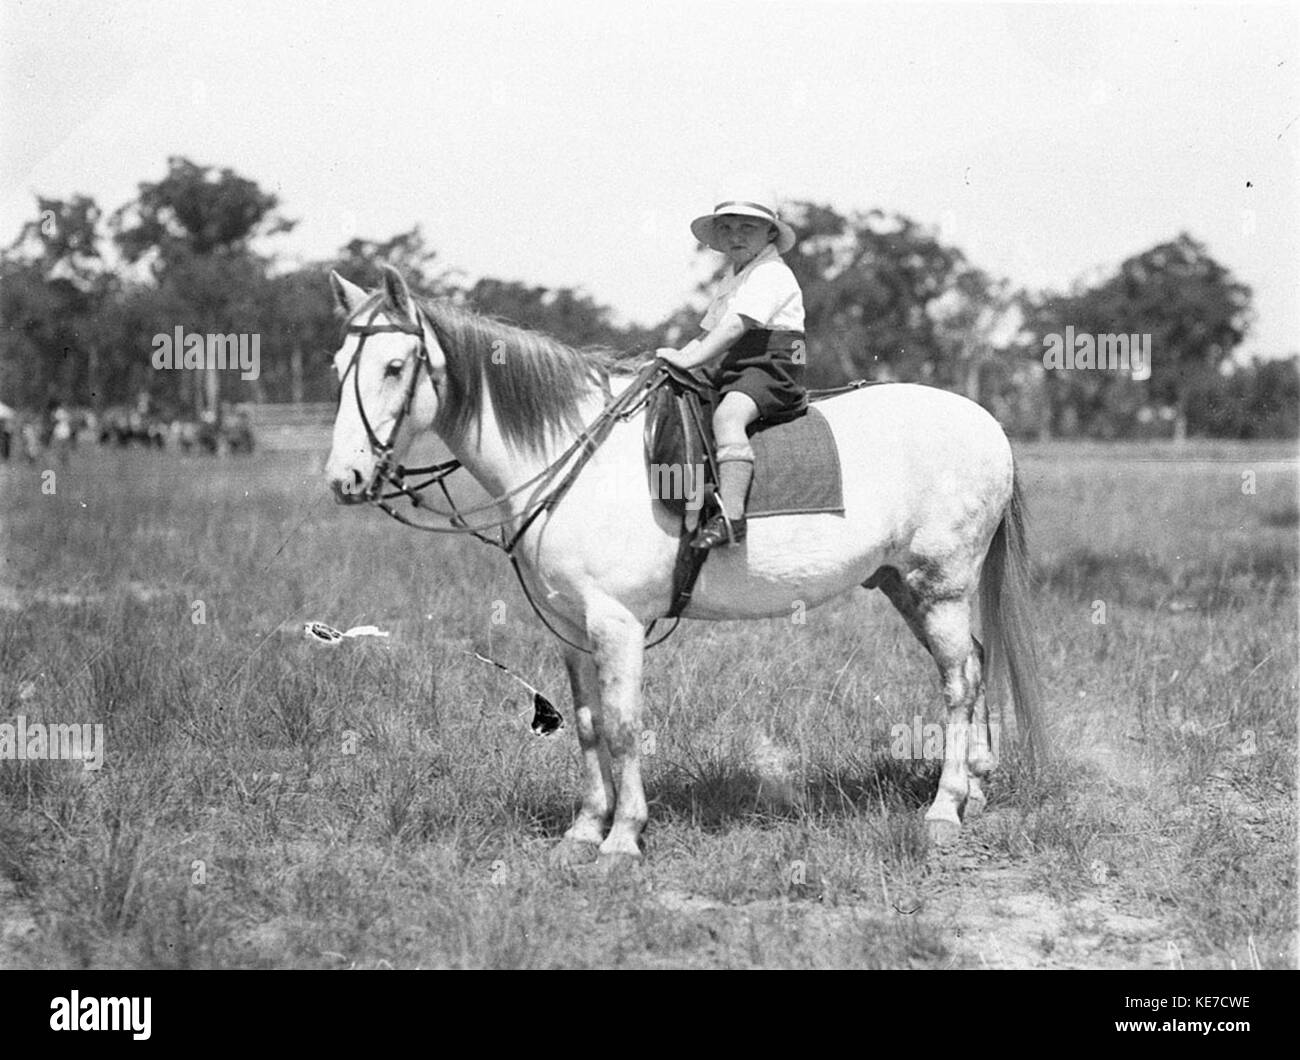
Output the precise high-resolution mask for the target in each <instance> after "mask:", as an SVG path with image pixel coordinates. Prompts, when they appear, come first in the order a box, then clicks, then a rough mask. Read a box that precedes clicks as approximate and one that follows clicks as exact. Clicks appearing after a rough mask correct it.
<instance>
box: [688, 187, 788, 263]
mask: <svg viewBox="0 0 1300 1060" xmlns="http://www.w3.org/2000/svg"><path fill="white" fill-rule="evenodd" d="M728 214H730V215H739V216H741V217H757V218H760V219H761V220H764V221H767V222H768V223H770V224H772V225H775V226H776V230H777V232H778V233H780V234H779V235H778V236H777V237H776V252H777V253H778V254H784V253H785V252H786V251H787V250H789V249H790V248H791V247H792V246H794V238H795V237H794V229H793V228H791V227H790V226H789V225H788V224H786V223H785V222H784V221H782V220H781V218H780V216H779V215H778V214H777V212H776V211H775V210H773V209H772V208H771V207H770V206H764V205H763V204H762V203H761V202H755V201H753V200H752V199H727V200H726V201H725V202H720V203H718V205H717V206H715V207H714V208H713V212H712V213H706V214H704V216H702V217H697V218H695V220H694V221H692V222H691V232H692V233H693V234H694V236H695V238H696V239H698V240H699V241H700V242H701V243H703V244H704V245H705V246H707V247H712V249H714V250H718V251H720V250H722V248H721V247H719V246H715V245H714V242H713V221H714V218H717V217H722V216H724V215H728Z"/></svg>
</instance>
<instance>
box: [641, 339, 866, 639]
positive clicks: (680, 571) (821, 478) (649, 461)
mask: <svg viewBox="0 0 1300 1060" xmlns="http://www.w3.org/2000/svg"><path fill="white" fill-rule="evenodd" d="M658 367H659V368H660V370H661V371H662V373H663V374H662V376H661V379H660V381H659V383H658V384H657V385H656V386H655V388H654V389H653V390H652V391H651V392H650V395H649V397H648V399H647V403H646V417H645V459H646V473H647V475H648V476H649V483H650V495H651V496H652V497H653V498H654V499H655V500H657V501H658V502H659V503H660V504H662V505H664V507H666V508H667V509H668V511H669V512H671V513H672V514H673V516H674V517H675V518H677V519H679V520H681V531H680V537H679V543H678V547H677V561H676V564H675V566H674V569H673V599H672V605H671V608H670V610H669V612H668V617H669V618H677V617H679V616H680V615H681V613H682V611H684V610H685V608H686V606H687V604H689V603H690V600H691V593H692V591H693V590H694V587H695V582H696V580H697V579H698V578H699V574H700V570H701V568H702V567H703V566H704V561H705V560H706V559H707V558H708V556H709V551H708V550H705V549H696V548H692V547H691V539H692V538H693V536H694V533H695V529H696V527H697V526H698V525H699V523H700V522H701V520H703V519H707V518H709V517H711V516H712V515H713V514H714V513H715V512H716V511H717V510H718V503H717V497H716V493H717V482H718V465H717V459H716V455H715V449H716V447H715V444H714V438H713V412H714V409H715V408H716V406H717V404H718V400H719V398H720V394H719V392H718V390H717V389H715V388H714V387H713V386H712V385H711V384H710V383H708V382H707V381H705V380H704V379H703V378H701V377H700V376H698V375H696V374H695V373H693V372H688V371H685V370H684V369H681V368H678V367H676V366H675V365H670V364H668V363H666V362H663V361H660V362H658ZM867 385H870V384H868V383H866V382H864V381H862V380H858V381H855V382H853V383H851V384H849V385H848V386H843V387H836V388H834V389H831V390H817V391H809V394H808V398H809V409H808V412H807V413H806V414H805V415H803V416H801V417H799V418H798V419H796V420H793V421H789V422H785V423H778V424H766V423H763V422H761V421H760V422H759V423H758V424H755V425H754V427H753V428H751V432H750V440H751V442H752V444H753V446H754V452H755V468H754V480H753V484H752V486H751V488H750V494H749V501H748V503H747V505H746V507H747V509H748V511H747V514H748V516H749V517H750V518H759V517H762V516H764V515H790V514H807V513H832V514H839V515H842V514H843V513H844V506H843V493H842V484H841V477H840V466H839V454H838V452H837V451H836V447H835V440H834V436H833V435H832V434H831V433H830V429H829V427H828V425H827V424H826V420H825V418H824V417H823V416H822V415H821V413H820V411H818V410H816V409H814V408H813V407H812V403H813V402H816V401H821V400H824V399H825V398H828V397H832V396H834V395H837V394H842V393H847V392H849V391H852V390H857V389H859V388H860V387H862V386H867Z"/></svg>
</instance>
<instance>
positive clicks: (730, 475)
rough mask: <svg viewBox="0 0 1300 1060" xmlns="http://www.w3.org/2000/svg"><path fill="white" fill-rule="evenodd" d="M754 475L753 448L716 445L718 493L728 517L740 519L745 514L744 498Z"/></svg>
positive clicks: (745, 445) (746, 444) (747, 444)
mask: <svg viewBox="0 0 1300 1060" xmlns="http://www.w3.org/2000/svg"><path fill="white" fill-rule="evenodd" d="M753 475H754V450H753V449H752V448H750V446H749V443H748V442H746V443H745V444H744V445H721V446H719V447H718V478H719V480H720V481H719V482H718V493H719V495H720V499H721V501H722V508H723V511H725V512H726V513H727V518H728V519H740V518H742V517H743V516H744V514H745V500H746V498H747V497H748V496H749V483H750V480H751V479H752V478H753Z"/></svg>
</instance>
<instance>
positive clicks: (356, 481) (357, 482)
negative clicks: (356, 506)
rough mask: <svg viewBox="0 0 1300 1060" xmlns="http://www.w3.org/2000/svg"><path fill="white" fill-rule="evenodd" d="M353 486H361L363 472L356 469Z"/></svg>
mask: <svg viewBox="0 0 1300 1060" xmlns="http://www.w3.org/2000/svg"><path fill="white" fill-rule="evenodd" d="M352 485H354V486H356V487H358V488H360V486H361V472H360V471H358V470H357V469H356V468H355V467H354V468H353V469H352Z"/></svg>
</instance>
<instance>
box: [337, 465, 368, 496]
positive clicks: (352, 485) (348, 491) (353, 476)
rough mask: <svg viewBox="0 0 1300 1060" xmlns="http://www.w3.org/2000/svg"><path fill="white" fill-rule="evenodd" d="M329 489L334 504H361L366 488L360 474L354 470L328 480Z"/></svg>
mask: <svg viewBox="0 0 1300 1060" xmlns="http://www.w3.org/2000/svg"><path fill="white" fill-rule="evenodd" d="M330 489H331V491H333V493H334V502H335V503H336V504H361V503H362V502H363V501H364V500H365V499H366V487H365V484H364V483H363V482H362V481H361V472H360V471H357V470H356V469H355V468H354V469H353V470H351V471H349V472H346V473H345V474H343V475H339V476H335V477H334V478H331V479H330Z"/></svg>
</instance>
